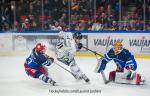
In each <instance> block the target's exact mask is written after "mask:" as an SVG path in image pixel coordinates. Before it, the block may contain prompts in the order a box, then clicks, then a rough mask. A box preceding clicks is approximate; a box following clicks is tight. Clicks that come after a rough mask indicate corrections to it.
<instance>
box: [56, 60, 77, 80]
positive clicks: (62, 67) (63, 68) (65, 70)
mask: <svg viewBox="0 0 150 96" xmlns="http://www.w3.org/2000/svg"><path fill="white" fill-rule="evenodd" d="M54 63H55V64H56V65H57V66H59V67H61V68H62V69H64V70H65V71H67V72H69V73H70V74H71V75H72V76H73V77H75V75H74V74H73V73H72V72H71V71H69V70H68V69H66V68H65V67H63V66H61V65H60V64H58V63H56V62H54Z"/></svg>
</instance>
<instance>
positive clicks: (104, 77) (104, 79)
mask: <svg viewBox="0 0 150 96" xmlns="http://www.w3.org/2000/svg"><path fill="white" fill-rule="evenodd" d="M95 56H96V55H95ZM96 59H97V62H99V61H98V57H97V56H96ZM100 73H101V75H102V78H103V81H104V83H105V84H108V83H109V80H107V79H106V75H105V73H104V71H103V70H102V71H101V72H100Z"/></svg>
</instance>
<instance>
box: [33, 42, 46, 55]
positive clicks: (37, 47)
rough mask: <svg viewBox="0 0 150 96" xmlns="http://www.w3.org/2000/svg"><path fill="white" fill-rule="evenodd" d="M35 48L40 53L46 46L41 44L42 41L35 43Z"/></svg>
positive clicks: (43, 51)
mask: <svg viewBox="0 0 150 96" xmlns="http://www.w3.org/2000/svg"><path fill="white" fill-rule="evenodd" d="M35 50H36V51H37V52H40V53H45V50H46V47H45V45H44V44H42V43H37V44H36V47H35Z"/></svg>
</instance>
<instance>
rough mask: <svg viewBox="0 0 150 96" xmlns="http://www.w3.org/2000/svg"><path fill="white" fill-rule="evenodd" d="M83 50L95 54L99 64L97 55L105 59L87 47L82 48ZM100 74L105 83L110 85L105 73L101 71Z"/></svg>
mask: <svg viewBox="0 0 150 96" xmlns="http://www.w3.org/2000/svg"><path fill="white" fill-rule="evenodd" d="M82 48H84V49H87V50H89V51H91V52H93V53H94V54H95V56H96V59H97V62H98V57H97V55H99V56H101V57H104V56H103V55H101V54H98V53H97V52H95V51H93V50H91V49H89V48H87V47H84V46H82ZM100 73H101V75H102V78H103V80H104V83H105V84H108V83H109V80H107V79H106V76H105V73H104V71H101V72H100Z"/></svg>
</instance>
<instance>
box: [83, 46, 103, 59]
mask: <svg viewBox="0 0 150 96" xmlns="http://www.w3.org/2000/svg"><path fill="white" fill-rule="evenodd" d="M82 48H84V49H86V50H89V51H91V52H93V53H94V54H95V55H99V56H101V57H104V56H103V55H101V54H99V53H97V52H96V51H93V50H91V49H89V48H87V47H84V46H82Z"/></svg>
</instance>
